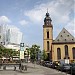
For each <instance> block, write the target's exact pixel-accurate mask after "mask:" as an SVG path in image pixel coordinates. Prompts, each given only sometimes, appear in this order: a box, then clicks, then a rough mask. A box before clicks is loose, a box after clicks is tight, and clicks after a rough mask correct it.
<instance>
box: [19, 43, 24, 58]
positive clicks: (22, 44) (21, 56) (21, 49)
mask: <svg viewBox="0 0 75 75" xmlns="http://www.w3.org/2000/svg"><path fill="white" fill-rule="evenodd" d="M20 59H24V43H20Z"/></svg>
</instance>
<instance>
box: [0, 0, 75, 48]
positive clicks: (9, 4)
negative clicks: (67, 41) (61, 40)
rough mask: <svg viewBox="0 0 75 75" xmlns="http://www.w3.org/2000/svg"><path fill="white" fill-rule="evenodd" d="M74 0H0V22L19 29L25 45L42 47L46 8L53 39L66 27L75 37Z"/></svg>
mask: <svg viewBox="0 0 75 75" xmlns="http://www.w3.org/2000/svg"><path fill="white" fill-rule="evenodd" d="M74 2H75V0H0V24H2V23H6V24H8V25H10V26H11V25H13V26H14V27H16V28H17V29H19V30H20V31H21V32H22V34H23V38H22V42H24V43H25V45H29V46H31V45H33V44H37V45H39V46H40V47H41V49H43V24H44V18H45V15H46V12H47V9H48V12H49V14H50V17H51V19H52V25H53V39H55V38H56V37H57V36H58V34H59V32H60V31H61V30H62V29H63V27H64V28H66V29H67V30H68V31H69V32H70V33H71V34H72V35H73V36H74V37H75V25H74V23H75V17H74V15H75V10H74V7H75V6H74Z"/></svg>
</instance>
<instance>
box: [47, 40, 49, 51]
mask: <svg viewBox="0 0 75 75" xmlns="http://www.w3.org/2000/svg"><path fill="white" fill-rule="evenodd" d="M47 51H49V41H47Z"/></svg>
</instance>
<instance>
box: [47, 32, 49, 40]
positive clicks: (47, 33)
mask: <svg viewBox="0 0 75 75" xmlns="http://www.w3.org/2000/svg"><path fill="white" fill-rule="evenodd" d="M47 38H48V39H49V31H47Z"/></svg>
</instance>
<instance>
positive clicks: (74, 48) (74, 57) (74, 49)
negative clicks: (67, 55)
mask: <svg viewBox="0 0 75 75" xmlns="http://www.w3.org/2000/svg"><path fill="white" fill-rule="evenodd" d="M72 53H73V59H75V47H73V48H72Z"/></svg>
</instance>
